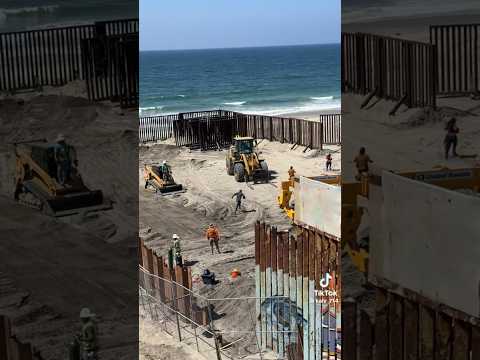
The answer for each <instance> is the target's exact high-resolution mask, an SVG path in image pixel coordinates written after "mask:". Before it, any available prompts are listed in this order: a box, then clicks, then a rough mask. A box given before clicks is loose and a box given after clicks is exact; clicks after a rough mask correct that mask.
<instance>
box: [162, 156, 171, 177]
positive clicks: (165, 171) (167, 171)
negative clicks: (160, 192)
mask: <svg viewBox="0 0 480 360" xmlns="http://www.w3.org/2000/svg"><path fill="white" fill-rule="evenodd" d="M169 174H170V169H169V166H168V164H167V160H163V162H162V165H160V176H161V177H162V179H163V180H165V181H167V180H168V175H169Z"/></svg>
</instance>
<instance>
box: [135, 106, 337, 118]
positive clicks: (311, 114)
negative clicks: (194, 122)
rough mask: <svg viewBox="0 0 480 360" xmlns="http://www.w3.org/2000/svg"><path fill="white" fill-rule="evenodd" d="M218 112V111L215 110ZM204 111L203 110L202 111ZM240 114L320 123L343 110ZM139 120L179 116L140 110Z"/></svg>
mask: <svg viewBox="0 0 480 360" xmlns="http://www.w3.org/2000/svg"><path fill="white" fill-rule="evenodd" d="M215 110H218V109H215ZM221 110H226V111H233V110H230V109H221ZM200 111H202V110H200ZM238 112H239V113H243V114H253V115H260V116H272V117H284V118H295V119H305V120H311V121H318V120H319V116H320V115H332V114H339V113H340V112H341V108H338V107H337V108H331V109H324V110H310V111H292V112H286V113H280V114H275V115H268V114H255V113H254V112H242V111H238ZM138 113H139V115H138V116H139V118H144V117H156V116H169V115H177V114H178V113H170V114H158V115H150V114H149V115H142V114H141V112H140V110H139V112H138Z"/></svg>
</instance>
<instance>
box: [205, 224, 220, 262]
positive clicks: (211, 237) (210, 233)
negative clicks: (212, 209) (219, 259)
mask: <svg viewBox="0 0 480 360" xmlns="http://www.w3.org/2000/svg"><path fill="white" fill-rule="evenodd" d="M206 235H207V240H208V241H209V242H210V248H211V249H212V255H213V245H214V244H215V247H216V248H217V251H218V253H219V254H220V253H221V251H220V248H219V247H218V240H220V232H219V231H218V229H217V227H216V226H215V225H214V224H210V226H209V227H208V229H207V233H206Z"/></svg>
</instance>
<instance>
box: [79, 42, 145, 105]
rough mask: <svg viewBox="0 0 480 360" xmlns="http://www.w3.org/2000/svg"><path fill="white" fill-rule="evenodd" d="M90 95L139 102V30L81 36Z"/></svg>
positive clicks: (91, 98)
mask: <svg viewBox="0 0 480 360" xmlns="http://www.w3.org/2000/svg"><path fill="white" fill-rule="evenodd" d="M82 52H83V59H84V60H83V61H84V66H85V79H86V82H87V93H88V98H89V99H90V100H93V101H101V100H113V101H120V103H121V105H122V107H132V106H135V105H137V104H138V86H139V84H138V34H123V35H112V36H108V37H104V38H91V39H84V40H82Z"/></svg>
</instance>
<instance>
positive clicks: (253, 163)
mask: <svg viewBox="0 0 480 360" xmlns="http://www.w3.org/2000/svg"><path fill="white" fill-rule="evenodd" d="M254 141H255V140H254V138H252V137H239V136H237V137H235V138H234V139H233V144H232V146H231V147H230V149H229V150H228V153H227V157H226V168H227V173H228V175H233V176H234V177H235V180H237V181H238V182H242V181H248V180H250V179H251V180H252V181H253V182H254V183H257V182H268V181H269V179H270V173H269V171H268V165H267V162H266V161H265V160H263V159H260V157H259V154H258V153H257V151H256V149H255V144H254Z"/></svg>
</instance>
